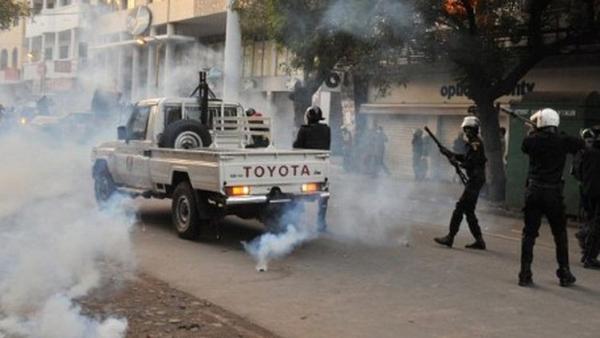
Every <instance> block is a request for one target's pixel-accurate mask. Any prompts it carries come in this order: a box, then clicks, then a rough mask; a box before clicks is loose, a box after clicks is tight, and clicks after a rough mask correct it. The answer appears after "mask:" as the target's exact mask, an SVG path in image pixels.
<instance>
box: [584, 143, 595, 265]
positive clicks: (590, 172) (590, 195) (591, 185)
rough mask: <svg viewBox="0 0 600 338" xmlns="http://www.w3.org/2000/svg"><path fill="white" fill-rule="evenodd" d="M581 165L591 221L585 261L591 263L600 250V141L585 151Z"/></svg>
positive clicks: (589, 219)
mask: <svg viewBox="0 0 600 338" xmlns="http://www.w3.org/2000/svg"><path fill="white" fill-rule="evenodd" d="M580 166H581V167H580V168H581V169H580V172H581V180H582V183H583V184H582V194H583V195H584V196H586V201H587V208H588V210H587V211H588V213H587V214H588V221H589V223H588V235H587V237H586V240H585V247H584V257H583V261H584V263H589V260H596V259H597V257H598V253H599V252H600V141H596V142H595V143H594V146H593V147H591V148H588V149H586V150H585V151H584V152H583V154H582V157H581V164H580Z"/></svg>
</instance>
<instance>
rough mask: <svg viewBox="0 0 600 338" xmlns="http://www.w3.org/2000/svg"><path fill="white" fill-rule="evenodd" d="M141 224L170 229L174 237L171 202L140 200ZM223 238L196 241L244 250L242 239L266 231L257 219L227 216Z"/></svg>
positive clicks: (206, 238)
mask: <svg viewBox="0 0 600 338" xmlns="http://www.w3.org/2000/svg"><path fill="white" fill-rule="evenodd" d="M138 218H139V220H140V222H139V224H138V225H140V226H146V227H150V228H153V229H156V230H159V231H168V232H170V233H171V234H172V236H173V237H174V238H177V234H176V232H175V230H174V229H173V223H172V221H171V207H170V204H169V203H167V202H163V201H151V202H140V203H139V206H138ZM219 226H220V227H221V234H222V239H220V240H216V239H215V238H212V237H210V236H207V235H205V236H202V237H201V238H199V239H198V240H196V242H198V243H202V244H205V245H213V246H216V247H221V248H226V249H228V250H239V251H241V250H243V248H242V246H241V245H240V242H241V241H251V240H252V239H254V238H255V237H257V236H260V235H262V234H263V233H264V228H263V226H262V225H261V224H260V223H258V222H257V221H248V220H243V219H240V218H238V217H233V216H229V217H226V218H225V219H224V220H223V221H222V222H221V223H220V224H219Z"/></svg>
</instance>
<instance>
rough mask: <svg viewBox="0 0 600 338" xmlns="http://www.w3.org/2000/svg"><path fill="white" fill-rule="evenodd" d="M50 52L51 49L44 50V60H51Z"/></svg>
mask: <svg viewBox="0 0 600 338" xmlns="http://www.w3.org/2000/svg"><path fill="white" fill-rule="evenodd" d="M52 52H53V50H52V47H47V48H46V49H44V60H46V61H48V60H52Z"/></svg>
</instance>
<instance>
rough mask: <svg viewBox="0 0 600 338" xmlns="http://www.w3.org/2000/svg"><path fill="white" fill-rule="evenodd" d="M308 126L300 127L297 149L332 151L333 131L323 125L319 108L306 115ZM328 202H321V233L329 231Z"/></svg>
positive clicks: (295, 143)
mask: <svg viewBox="0 0 600 338" xmlns="http://www.w3.org/2000/svg"><path fill="white" fill-rule="evenodd" d="M305 120H306V124H305V125H303V126H301V127H300V130H298V135H297V136H296V140H295V141H294V148H296V149H316V150H330V149H331V130H330V129H329V126H328V125H326V124H324V123H321V121H322V120H324V119H323V112H322V111H321V108H319V107H318V106H312V107H309V108H308V109H307V110H306V113H305ZM327 202H328V201H327V200H326V199H320V200H319V215H318V228H319V231H320V232H324V231H326V229H327V221H326V219H325V217H326V215H327Z"/></svg>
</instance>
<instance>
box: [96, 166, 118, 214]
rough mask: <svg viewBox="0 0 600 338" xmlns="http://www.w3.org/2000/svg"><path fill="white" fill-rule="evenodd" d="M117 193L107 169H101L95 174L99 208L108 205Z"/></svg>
mask: <svg viewBox="0 0 600 338" xmlns="http://www.w3.org/2000/svg"><path fill="white" fill-rule="evenodd" d="M116 191H117V187H116V185H115V182H114V181H113V178H112V176H111V175H110V173H109V172H108V169H107V168H106V167H103V168H100V169H99V170H97V171H96V172H95V174H94V195H95V196H96V202H97V203H98V205H99V206H101V207H103V206H105V205H106V203H107V202H108V200H110V198H111V197H112V196H113V195H114V193H115V192H116Z"/></svg>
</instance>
